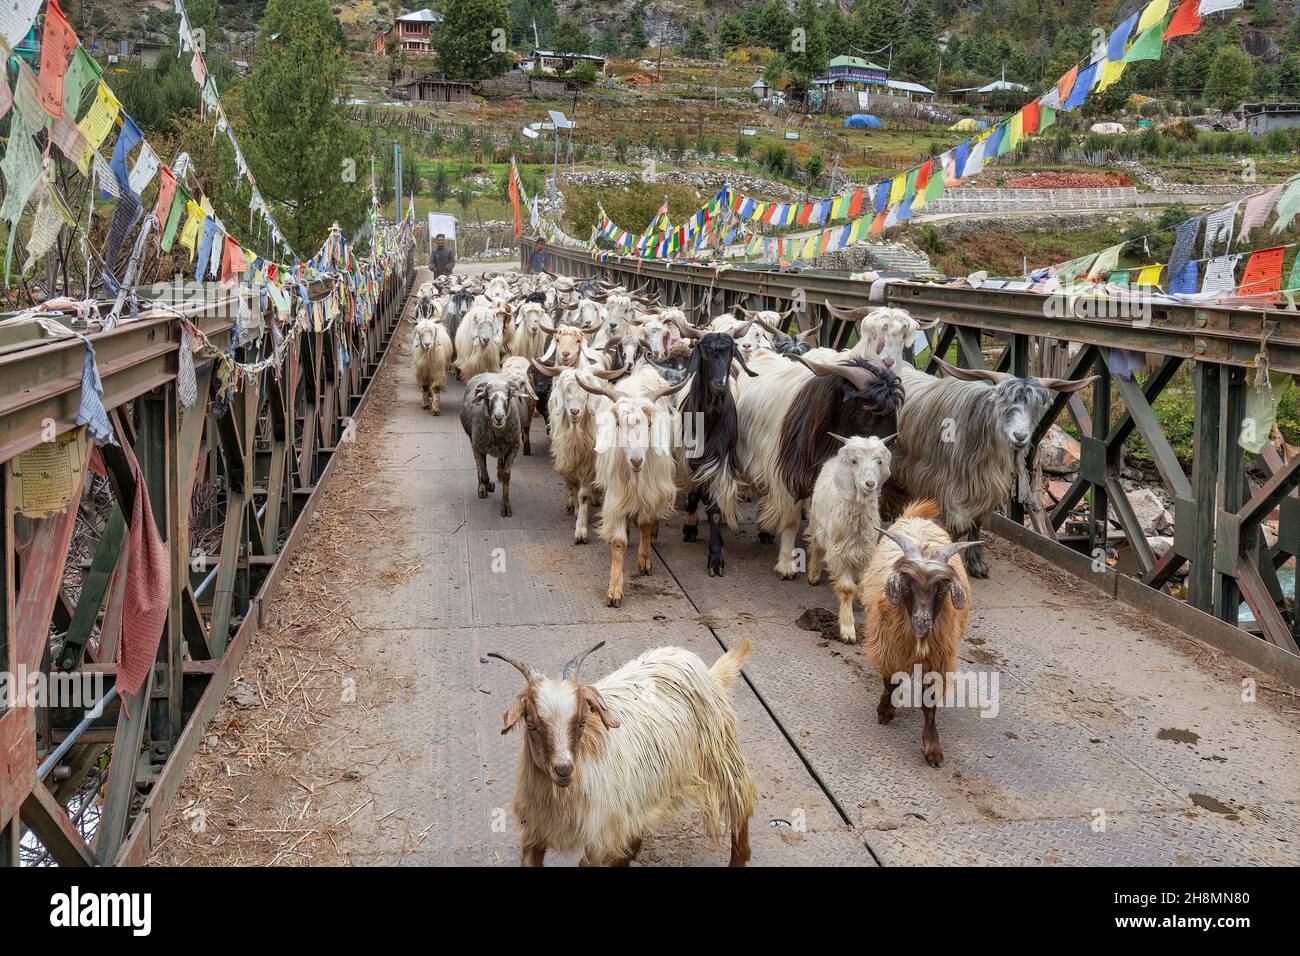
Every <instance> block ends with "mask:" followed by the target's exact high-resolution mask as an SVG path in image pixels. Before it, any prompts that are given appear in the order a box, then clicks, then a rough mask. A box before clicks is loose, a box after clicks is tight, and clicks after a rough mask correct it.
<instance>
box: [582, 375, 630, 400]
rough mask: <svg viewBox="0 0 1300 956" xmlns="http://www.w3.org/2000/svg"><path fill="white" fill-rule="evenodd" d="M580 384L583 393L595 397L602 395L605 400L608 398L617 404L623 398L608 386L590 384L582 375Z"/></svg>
mask: <svg viewBox="0 0 1300 956" xmlns="http://www.w3.org/2000/svg"><path fill="white" fill-rule="evenodd" d="M587 371H590V369H588V370H587ZM578 384H579V385H581V386H582V389H583V391H586V392H591V394H593V395H601V396H603V397H605V398H608V399H609V400H610V401H611V402H617V401H618V400H619V399H620V398H622V397H623V396H622V395H620V394H619V393H618V392H616V391H615V390H614V389H612V388H610V387H609V386H608V385H594V384H588V383H587V381H586V380H585V379H584V378H583V377H582V376H581V375H579V376H578Z"/></svg>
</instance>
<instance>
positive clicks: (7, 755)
mask: <svg viewBox="0 0 1300 956" xmlns="http://www.w3.org/2000/svg"><path fill="white" fill-rule="evenodd" d="M35 780H36V723H35V713H34V712H33V711H32V709H31V708H30V707H10V708H9V709H8V710H6V711H5V712H4V713H3V714H0V827H3V826H4V825H5V824H7V823H8V822H9V821H10V820H12V819H13V818H14V817H16V816H17V815H18V811H19V808H21V807H22V805H23V801H24V800H26V799H27V794H28V793H29V792H30V791H31V787H32V783H33V782H34V781H35Z"/></svg>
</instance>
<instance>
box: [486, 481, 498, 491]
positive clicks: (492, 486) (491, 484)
mask: <svg viewBox="0 0 1300 956" xmlns="http://www.w3.org/2000/svg"><path fill="white" fill-rule="evenodd" d="M484 487H485V488H487V490H488V491H489V492H491V491H496V490H497V486H496V483H495V482H491V481H489V482H488V483H487V484H486V485H485V486H484Z"/></svg>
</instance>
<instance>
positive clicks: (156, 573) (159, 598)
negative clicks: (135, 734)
mask: <svg viewBox="0 0 1300 956" xmlns="http://www.w3.org/2000/svg"><path fill="white" fill-rule="evenodd" d="M123 449H124V450H125V451H126V456H127V458H128V460H129V461H130V463H131V473H132V474H133V475H134V476H135V499H134V501H133V502H132V508H131V523H130V525H129V526H128V529H127V535H126V542H125V545H126V547H125V551H126V555H127V557H126V588H125V596H124V598H123V601H122V635H121V640H120V641H119V642H118V652H117V687H118V689H119V690H120V691H121V692H122V694H123V697H124V705H125V698H126V697H128V696H130V695H132V694H135V693H138V692H139V691H140V689H141V688H142V687H144V686H145V682H146V680H147V679H148V677H149V675H150V673H152V671H153V665H154V660H155V658H156V657H157V656H158V642H159V641H160V640H161V639H162V632H163V624H164V622H165V621H166V620H167V607H168V604H169V602H170V600H171V561H170V558H169V554H168V551H167V545H166V544H164V543H163V541H162V539H161V538H160V537H159V535H158V527H157V525H155V524H154V520H153V508H152V507H151V506H150V504H149V489H148V486H147V484H146V482H145V480H144V474H143V472H141V470H140V465H139V462H137V461H136V459H135V455H134V454H133V453H132V451H131V450H130V449H129V448H127V447H126V446H125V445H123ZM136 716H137V717H139V716H140V715H139V714H137V715H136Z"/></svg>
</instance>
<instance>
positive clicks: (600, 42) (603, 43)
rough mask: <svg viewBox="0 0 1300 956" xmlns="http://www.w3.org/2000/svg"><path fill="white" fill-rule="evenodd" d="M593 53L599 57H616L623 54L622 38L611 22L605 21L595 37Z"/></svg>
mask: <svg viewBox="0 0 1300 956" xmlns="http://www.w3.org/2000/svg"><path fill="white" fill-rule="evenodd" d="M594 49H595V51H596V52H597V53H599V54H600V55H601V56H605V57H610V56H618V55H619V54H620V53H621V52H623V38H622V36H620V35H619V32H618V27H616V26H614V22H613V21H612V20H607V21H606V22H605V25H604V26H603V27H601V28H600V33H598V34H597V35H596V43H595V47H594Z"/></svg>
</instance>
